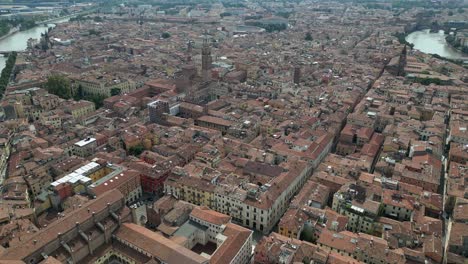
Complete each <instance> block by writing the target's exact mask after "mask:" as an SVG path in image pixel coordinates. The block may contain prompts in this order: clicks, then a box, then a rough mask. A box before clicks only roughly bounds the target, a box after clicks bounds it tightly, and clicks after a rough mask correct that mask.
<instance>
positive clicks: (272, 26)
mask: <svg viewBox="0 0 468 264" xmlns="http://www.w3.org/2000/svg"><path fill="white" fill-rule="evenodd" d="M245 24H246V25H249V26H256V27H261V28H264V29H265V30H266V31H267V32H268V33H271V32H274V31H281V30H285V29H287V28H288V25H287V24H286V23H262V22H260V21H253V22H246V23H245Z"/></svg>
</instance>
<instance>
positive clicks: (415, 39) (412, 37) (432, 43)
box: [406, 29, 468, 60]
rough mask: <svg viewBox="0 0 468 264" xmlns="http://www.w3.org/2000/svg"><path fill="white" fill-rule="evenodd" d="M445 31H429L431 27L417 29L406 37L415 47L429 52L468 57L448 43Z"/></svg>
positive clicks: (461, 57) (459, 57) (447, 56)
mask: <svg viewBox="0 0 468 264" xmlns="http://www.w3.org/2000/svg"><path fill="white" fill-rule="evenodd" d="M446 36H447V35H445V34H444V31H442V30H441V31H439V32H437V33H431V32H429V29H425V30H420V31H415V32H413V33H411V34H409V35H408V36H407V37H406V41H408V42H409V43H412V44H414V49H417V50H420V51H422V52H424V53H428V54H437V55H439V56H442V57H445V58H449V59H457V60H460V59H464V60H466V59H468V55H466V54H463V53H462V52H461V51H459V50H457V49H455V48H453V47H452V46H450V44H448V43H447V41H446V40H445V37H446Z"/></svg>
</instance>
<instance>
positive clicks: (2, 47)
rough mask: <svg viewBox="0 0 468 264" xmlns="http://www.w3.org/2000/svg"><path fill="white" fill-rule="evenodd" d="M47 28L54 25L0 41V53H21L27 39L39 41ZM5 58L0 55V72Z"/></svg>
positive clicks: (60, 20) (15, 34) (33, 29)
mask: <svg viewBox="0 0 468 264" xmlns="http://www.w3.org/2000/svg"><path fill="white" fill-rule="evenodd" d="M68 20H69V18H66V19H59V20H57V21H55V22H54V23H57V24H58V23H64V22H67V21H68ZM49 27H55V24H48V25H47V26H44V25H41V26H36V27H34V28H31V29H28V30H24V31H19V32H16V33H14V34H12V35H10V36H8V37H6V38H4V39H1V40H0V51H23V50H25V49H26V48H27V44H28V39H30V38H34V39H39V38H40V37H41V34H42V33H44V32H45V31H46V30H47V29H48V28H49ZM6 60H7V57H4V56H1V55H0V71H1V70H2V69H3V67H5V62H6Z"/></svg>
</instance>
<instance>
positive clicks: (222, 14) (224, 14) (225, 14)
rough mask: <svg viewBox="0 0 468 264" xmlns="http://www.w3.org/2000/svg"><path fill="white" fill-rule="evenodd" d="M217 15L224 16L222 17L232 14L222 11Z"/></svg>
mask: <svg viewBox="0 0 468 264" xmlns="http://www.w3.org/2000/svg"><path fill="white" fill-rule="evenodd" d="M219 16H220V17H221V18H224V17H227V16H232V14H231V13H229V12H223V13H221V14H219Z"/></svg>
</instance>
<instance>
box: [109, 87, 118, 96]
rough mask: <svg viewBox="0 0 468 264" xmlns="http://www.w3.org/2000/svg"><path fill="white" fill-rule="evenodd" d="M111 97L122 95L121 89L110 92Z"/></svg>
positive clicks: (113, 89)
mask: <svg viewBox="0 0 468 264" xmlns="http://www.w3.org/2000/svg"><path fill="white" fill-rule="evenodd" d="M110 94H111V96H114V95H119V94H120V88H112V89H111V91H110Z"/></svg>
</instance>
